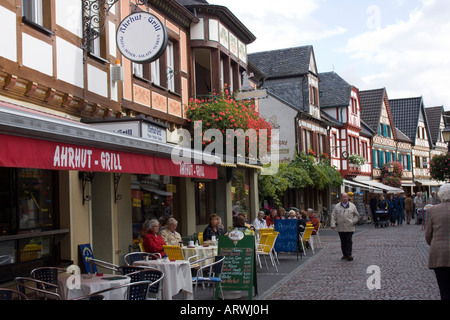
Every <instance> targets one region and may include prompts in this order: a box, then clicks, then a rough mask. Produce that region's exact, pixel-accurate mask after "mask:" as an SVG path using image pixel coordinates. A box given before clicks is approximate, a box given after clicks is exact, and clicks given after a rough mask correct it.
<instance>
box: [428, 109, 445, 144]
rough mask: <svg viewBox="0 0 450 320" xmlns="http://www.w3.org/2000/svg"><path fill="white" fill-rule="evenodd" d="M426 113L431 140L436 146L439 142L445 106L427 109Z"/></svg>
mask: <svg viewBox="0 0 450 320" xmlns="http://www.w3.org/2000/svg"><path fill="white" fill-rule="evenodd" d="M425 113H426V115H427V120H428V125H429V129H430V134H431V139H432V140H433V144H436V143H437V142H438V141H439V132H440V129H441V119H442V115H443V114H444V106H440V107H429V108H425ZM444 123H445V122H444Z"/></svg>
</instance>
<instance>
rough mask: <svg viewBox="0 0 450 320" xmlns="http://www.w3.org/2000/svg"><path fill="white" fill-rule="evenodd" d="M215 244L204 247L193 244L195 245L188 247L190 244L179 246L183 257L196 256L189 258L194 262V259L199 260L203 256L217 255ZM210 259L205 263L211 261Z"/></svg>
mask: <svg viewBox="0 0 450 320" xmlns="http://www.w3.org/2000/svg"><path fill="white" fill-rule="evenodd" d="M217 248H218V247H217V246H208V247H204V246H195V247H190V246H187V247H186V246H185V247H182V248H181V251H182V252H183V257H184V259H186V260H187V259H188V258H189V257H192V256H195V255H197V256H198V257H196V258H193V259H192V260H191V262H194V261H195V260H200V259H203V258H208V257H212V256H217V250H218V249H217ZM211 262H212V260H211V261H209V260H208V261H206V264H209V263H211Z"/></svg>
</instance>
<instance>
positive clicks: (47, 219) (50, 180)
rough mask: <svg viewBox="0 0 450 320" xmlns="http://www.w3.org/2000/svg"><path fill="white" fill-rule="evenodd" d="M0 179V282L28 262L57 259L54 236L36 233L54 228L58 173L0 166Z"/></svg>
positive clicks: (56, 208)
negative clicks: (5, 270) (3, 269)
mask: <svg viewBox="0 0 450 320" xmlns="http://www.w3.org/2000/svg"><path fill="white" fill-rule="evenodd" d="M0 180H1V181H2V183H1V184H0V232H1V234H0V281H7V280H8V277H11V276H13V275H14V274H18V273H20V272H23V269H24V268H25V269H26V268H27V266H28V265H36V263H46V264H51V263H54V262H55V261H57V258H58V257H57V252H56V251H55V237H54V235H45V236H43V235H39V232H42V231H51V230H56V229H57V228H58V225H57V223H58V219H57V217H58V211H59V206H58V199H59V198H58V190H59V185H58V172H56V171H51V170H39V169H15V168H0ZM38 260H43V261H44V262H37V261H38ZM11 265H13V267H12V269H8V272H5V273H2V269H1V268H3V267H6V268H11Z"/></svg>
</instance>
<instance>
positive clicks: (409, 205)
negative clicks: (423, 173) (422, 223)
mask: <svg viewBox="0 0 450 320" xmlns="http://www.w3.org/2000/svg"><path fill="white" fill-rule="evenodd" d="M413 210H414V201H413V199H412V198H411V195H410V194H408V196H407V197H406V199H405V214H406V217H405V218H406V224H409V223H410V222H411V218H412V213H413Z"/></svg>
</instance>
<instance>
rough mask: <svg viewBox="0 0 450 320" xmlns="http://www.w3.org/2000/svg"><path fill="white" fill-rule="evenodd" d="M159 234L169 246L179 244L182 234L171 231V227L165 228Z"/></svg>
mask: <svg viewBox="0 0 450 320" xmlns="http://www.w3.org/2000/svg"><path fill="white" fill-rule="evenodd" d="M159 235H160V236H161V237H162V238H163V239H164V242H165V243H166V244H167V245H169V246H179V245H180V241H182V240H181V235H180V234H179V233H178V232H176V231H175V232H171V231H169V229H167V228H164V229H163V230H162V231H161V232H160V233H159Z"/></svg>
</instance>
